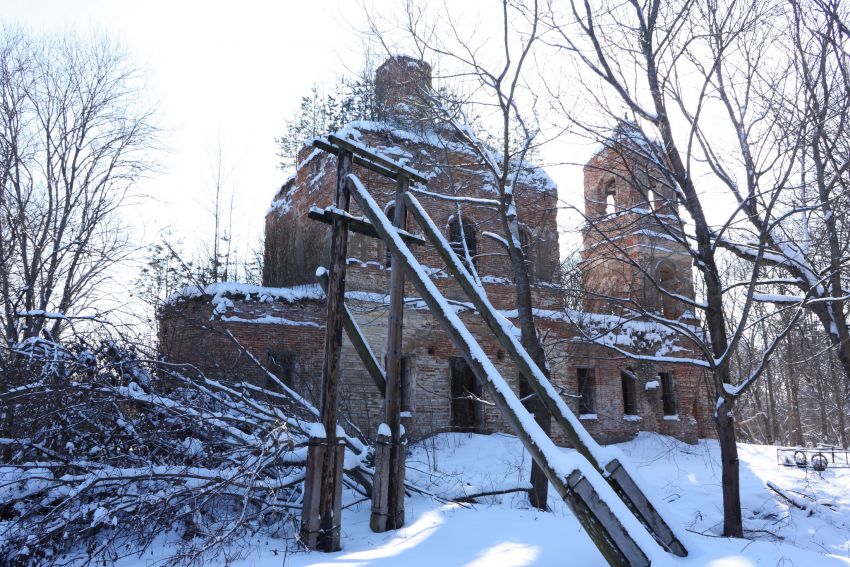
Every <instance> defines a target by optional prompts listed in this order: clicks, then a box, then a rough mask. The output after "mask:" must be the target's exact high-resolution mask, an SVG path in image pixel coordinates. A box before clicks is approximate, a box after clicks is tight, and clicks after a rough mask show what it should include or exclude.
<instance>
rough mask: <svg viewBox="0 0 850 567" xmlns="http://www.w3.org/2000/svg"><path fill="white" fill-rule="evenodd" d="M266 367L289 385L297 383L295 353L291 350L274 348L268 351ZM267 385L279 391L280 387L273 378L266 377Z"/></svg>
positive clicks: (270, 388)
mask: <svg viewBox="0 0 850 567" xmlns="http://www.w3.org/2000/svg"><path fill="white" fill-rule="evenodd" d="M267 354H268V358H267V361H266V362H267V364H266V367H267V368H268V369H269V371H270V372H271V373H272V374H274V375H275V376H277V378H278V379H279V380H280V381H281V382H283V383H284V384H286V385H287V386H288V387H290V388H291V387H293V386H294V384H295V356H296V355H295V353H294V352H292V351H289V350H283V349H273V350H270V351H268V353H267ZM266 387H267V388H268V389H269V390H273V391H275V392H276V391H278V390H279V388H278V387H277V386H276V385H275V384H274V381H273V380H272V379H271V378H267V379H266Z"/></svg>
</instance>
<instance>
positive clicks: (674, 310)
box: [658, 262, 679, 319]
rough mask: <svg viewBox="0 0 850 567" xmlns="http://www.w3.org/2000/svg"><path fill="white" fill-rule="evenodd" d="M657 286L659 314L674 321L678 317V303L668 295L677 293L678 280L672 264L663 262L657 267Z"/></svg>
mask: <svg viewBox="0 0 850 567" xmlns="http://www.w3.org/2000/svg"><path fill="white" fill-rule="evenodd" d="M658 285H659V287H660V288H661V290H660V291H659V293H660V294H661V314H662V315H663V316H664V317H665V318H667V319H675V318H676V317H678V316H679V313H678V311H679V302H678V301H677V300H676V299H675V298H673V297H672V296H671V295H670V294H671V293H676V292H677V291H678V278H677V277H676V268H675V267H674V266H673V265H672V264H670V263H667V262H665V263H663V264H661V266H659V267H658Z"/></svg>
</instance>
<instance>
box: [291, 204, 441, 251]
mask: <svg viewBox="0 0 850 567" xmlns="http://www.w3.org/2000/svg"><path fill="white" fill-rule="evenodd" d="M307 216H308V217H310V218H311V219H313V220H317V221H319V222H323V223H325V224H333V222H334V220H335V219H337V218H339V219H342V220H343V221H345V222H347V223H348V230H350V231H351V232H356V233H357V234H363V235H366V236H371V237H372V238H380V237H379V236H378V233H377V232H375V229H374V228H373V227H372V224H371V223H370V222H369V221H367V220H366V219H364V218H363V217H355V216H354V215H352V214H351V213H347V212H343V211H339V210H336V209H334V208H332V207H329V208H326V209H322V208H320V207H316V206H312V207H310V210H309V211H307ZM398 233H399V236H401V238H402V240H404V242H405V243H406V244H419V245H421V244H426V243H427V241H426V240H425V238H423V237H422V235H420V234H411V233H410V232H407V231H406V230H399V231H398Z"/></svg>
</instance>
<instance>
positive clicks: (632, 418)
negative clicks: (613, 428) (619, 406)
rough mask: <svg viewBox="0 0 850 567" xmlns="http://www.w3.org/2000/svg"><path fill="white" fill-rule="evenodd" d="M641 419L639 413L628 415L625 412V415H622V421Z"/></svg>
mask: <svg viewBox="0 0 850 567" xmlns="http://www.w3.org/2000/svg"><path fill="white" fill-rule="evenodd" d="M642 419H643V418H642V417H641V416H639V415H629V414H626V415H624V416H623V421H640V420H642Z"/></svg>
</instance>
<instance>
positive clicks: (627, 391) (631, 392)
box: [620, 370, 637, 415]
mask: <svg viewBox="0 0 850 567" xmlns="http://www.w3.org/2000/svg"><path fill="white" fill-rule="evenodd" d="M633 375H634V374H633V373H632V372H630V371H625V370H621V371H620V382H621V383H622V385H623V415H637V380H635V379H634V378H632V376H633Z"/></svg>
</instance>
